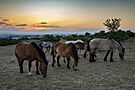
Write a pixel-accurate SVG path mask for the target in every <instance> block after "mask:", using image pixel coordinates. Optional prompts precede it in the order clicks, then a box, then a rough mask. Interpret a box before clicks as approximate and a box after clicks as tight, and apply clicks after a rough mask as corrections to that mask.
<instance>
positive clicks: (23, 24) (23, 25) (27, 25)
mask: <svg viewBox="0 0 135 90" xmlns="http://www.w3.org/2000/svg"><path fill="white" fill-rule="evenodd" d="M15 26H28V25H27V24H16V25H15Z"/></svg>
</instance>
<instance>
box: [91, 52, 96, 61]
mask: <svg viewBox="0 0 135 90" xmlns="http://www.w3.org/2000/svg"><path fill="white" fill-rule="evenodd" d="M92 61H93V62H96V60H95V53H92Z"/></svg>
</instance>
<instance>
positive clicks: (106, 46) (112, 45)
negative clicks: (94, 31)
mask: <svg viewBox="0 0 135 90" xmlns="http://www.w3.org/2000/svg"><path fill="white" fill-rule="evenodd" d="M89 46H90V47H89V48H90V58H89V61H90V62H95V61H96V60H95V59H94V56H95V53H96V51H99V52H105V51H106V52H107V53H106V55H105V57H104V61H107V56H108V55H109V53H110V62H113V53H114V50H116V49H117V50H118V51H119V57H120V59H121V60H123V59H124V53H125V48H123V46H122V44H121V43H120V42H119V41H117V40H114V39H98V38H96V39H93V40H91V41H90V44H89Z"/></svg>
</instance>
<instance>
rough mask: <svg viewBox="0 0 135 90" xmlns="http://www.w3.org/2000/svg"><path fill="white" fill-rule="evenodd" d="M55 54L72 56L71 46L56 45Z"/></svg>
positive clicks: (59, 43)
mask: <svg viewBox="0 0 135 90" xmlns="http://www.w3.org/2000/svg"><path fill="white" fill-rule="evenodd" d="M54 53H55V54H58V55H60V56H63V57H67V56H70V53H71V51H70V49H69V44H65V43H62V42H58V43H56V44H55V45H54Z"/></svg>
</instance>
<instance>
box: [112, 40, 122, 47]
mask: <svg viewBox="0 0 135 90" xmlns="http://www.w3.org/2000/svg"><path fill="white" fill-rule="evenodd" d="M114 40H115V41H117V42H118V43H119V44H120V46H121V47H122V48H123V46H122V44H121V42H120V41H119V40H117V39H114Z"/></svg>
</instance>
